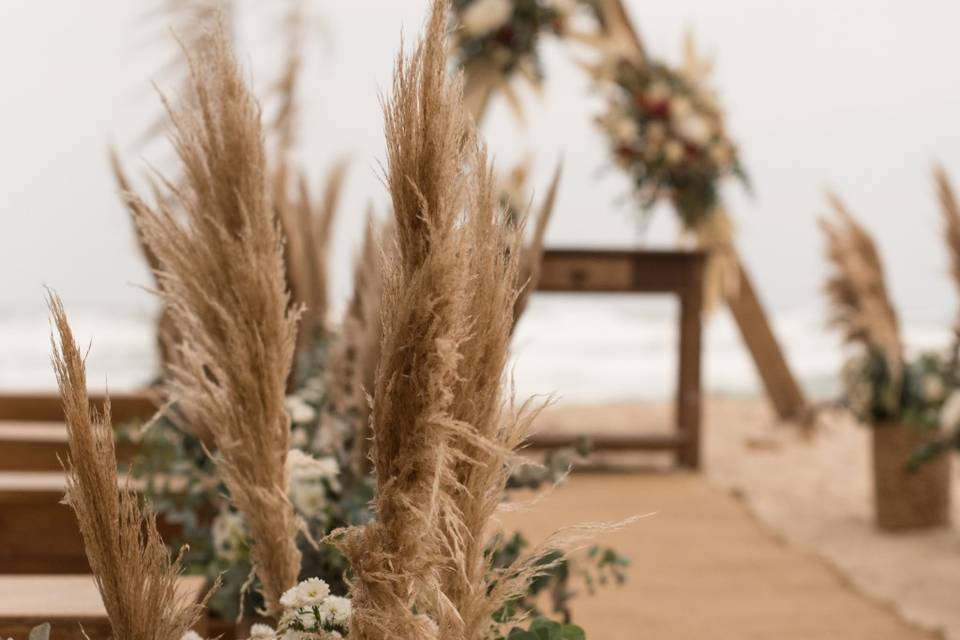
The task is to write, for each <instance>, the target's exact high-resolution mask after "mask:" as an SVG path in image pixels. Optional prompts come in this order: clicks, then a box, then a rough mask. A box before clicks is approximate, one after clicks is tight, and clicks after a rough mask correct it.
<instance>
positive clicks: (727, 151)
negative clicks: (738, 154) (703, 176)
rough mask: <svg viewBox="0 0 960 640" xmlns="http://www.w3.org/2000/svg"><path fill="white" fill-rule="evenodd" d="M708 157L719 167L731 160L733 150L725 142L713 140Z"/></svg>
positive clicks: (724, 165)
mask: <svg viewBox="0 0 960 640" xmlns="http://www.w3.org/2000/svg"><path fill="white" fill-rule="evenodd" d="M710 159H711V160H712V161H713V162H714V163H715V164H717V165H718V166H720V167H726V166H727V165H729V164H730V163H731V162H733V150H732V149H731V148H730V145H728V144H726V143H725V142H715V143H713V144H711V145H710Z"/></svg>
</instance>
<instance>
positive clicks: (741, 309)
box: [727, 260, 809, 422]
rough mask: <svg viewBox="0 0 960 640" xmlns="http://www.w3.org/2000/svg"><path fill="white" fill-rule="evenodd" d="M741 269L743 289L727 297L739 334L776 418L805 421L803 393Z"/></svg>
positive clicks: (741, 267) (754, 291) (758, 300)
mask: <svg viewBox="0 0 960 640" xmlns="http://www.w3.org/2000/svg"><path fill="white" fill-rule="evenodd" d="M738 269H739V272H740V283H739V285H740V286H739V287H738V289H737V291H736V292H735V293H734V294H733V295H731V296H729V297H728V298H727V304H728V305H729V306H730V311H731V312H732V313H733V317H734V319H735V320H736V321H737V326H738V327H739V328H740V335H741V336H743V341H744V343H745V344H746V345H747V349H749V350H750V355H751V356H753V362H754V363H755V364H756V365H757V372H758V373H759V374H760V378H761V379H762V380H763V385H764V387H765V388H766V390H767V395H768V396H769V398H770V400H771V402H773V406H774V408H775V409H776V410H777V415H779V416H780V418H781V419H782V420H798V421H801V422H803V421H806V420H807V419H809V411H808V408H807V401H806V399H805V398H804V396H803V392H802V391H801V390H800V386H799V385H798V384H797V381H796V380H795V379H794V377H793V374H792V373H791V372H790V368H789V367H788V366H787V360H786V358H784V356H783V351H781V349H780V344H779V343H778V342H777V339H776V337H774V335H773V330H772V329H771V328H770V324H769V323H768V322H767V316H766V314H765V313H764V311H763V306H762V305H761V304H760V299H759V298H758V297H757V293H756V290H755V289H754V288H753V283H752V282H751V280H750V276H749V275H748V274H747V271H746V269H744V268H743V263H740V262H739V260H738Z"/></svg>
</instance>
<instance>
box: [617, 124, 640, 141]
mask: <svg viewBox="0 0 960 640" xmlns="http://www.w3.org/2000/svg"><path fill="white" fill-rule="evenodd" d="M639 135H640V130H639V128H638V127H637V122H636V120H634V119H632V118H621V119H619V120H617V121H616V122H615V123H613V137H614V139H615V140H616V141H617V142H624V143H631V142H635V141H636V140H637V137H638V136H639Z"/></svg>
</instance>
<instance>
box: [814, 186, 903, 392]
mask: <svg viewBox="0 0 960 640" xmlns="http://www.w3.org/2000/svg"><path fill="white" fill-rule="evenodd" d="M828 198H829V200H830V203H831V205H832V206H833V208H834V210H835V212H836V220H835V221H829V220H826V219H823V220H821V227H822V228H823V231H824V233H825V234H826V239H827V258H828V259H829V260H830V264H831V266H832V268H833V271H832V273H831V274H830V276H829V277H828V279H827V283H826V291H827V295H828V297H829V300H830V303H831V322H832V324H834V325H835V326H836V327H838V328H839V329H841V330H842V331H843V333H844V338H845V339H846V341H847V342H849V343H853V344H859V345H862V346H865V347H867V348H868V349H870V350H874V351H876V352H878V353H880V354H881V355H882V356H883V357H884V359H885V361H886V363H887V367H888V368H889V370H890V374H891V376H892V379H893V382H894V385H893V386H894V387H896V386H897V385H898V384H899V381H900V376H901V374H902V371H903V343H902V342H901V339H900V322H899V320H898V318H897V312H896V309H895V308H894V306H893V302H892V301H891V299H890V295H889V293H888V290H887V284H886V276H885V275H884V270H883V263H882V260H881V259H880V253H879V252H878V251H877V248H876V245H874V242H873V239H872V238H871V237H870V234H869V233H868V232H867V230H866V229H864V228H863V226H862V225H861V224H860V223H858V222H857V221H856V220H855V219H854V217H853V216H852V215H851V214H850V212H849V211H848V209H847V208H846V206H844V204H843V202H842V201H841V200H840V199H839V198H838V197H837V196H835V195H833V194H828Z"/></svg>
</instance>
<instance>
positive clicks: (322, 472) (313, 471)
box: [287, 449, 340, 480]
mask: <svg viewBox="0 0 960 640" xmlns="http://www.w3.org/2000/svg"><path fill="white" fill-rule="evenodd" d="M287 473H289V474H290V477H291V478H298V479H301V480H308V479H318V480H330V479H334V478H336V477H337V476H338V475H339V474H340V465H338V464H337V461H336V460H335V459H334V458H330V457H327V458H314V457H313V456H311V455H310V454H307V453H304V452H303V451H300V450H299V449H291V450H290V451H288V452H287Z"/></svg>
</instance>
